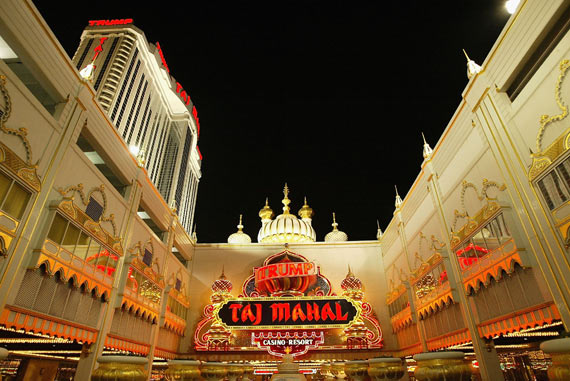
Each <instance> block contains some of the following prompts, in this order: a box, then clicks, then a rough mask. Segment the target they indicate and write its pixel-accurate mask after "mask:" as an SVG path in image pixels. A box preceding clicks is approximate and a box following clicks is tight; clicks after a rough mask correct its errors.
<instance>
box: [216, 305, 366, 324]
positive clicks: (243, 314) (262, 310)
mask: <svg viewBox="0 0 570 381" xmlns="http://www.w3.org/2000/svg"><path fill="white" fill-rule="evenodd" d="M216 313H217V316H218V318H219V320H220V321H221V322H222V324H224V325H225V326H227V327H228V328H232V329H249V330H251V329H265V328H317V327H318V328H338V327H344V326H346V325H348V324H350V323H351V322H352V321H353V320H354V319H355V318H357V317H358V316H359V315H360V311H359V309H358V308H357V307H356V306H355V305H354V304H353V302H352V301H351V300H349V299H346V298H342V297H322V298H310V297H309V298H307V297H304V298H302V297H297V298H286V297H279V298H263V299H250V298H243V299H230V300H227V301H226V302H225V303H223V304H222V305H221V306H220V308H219V309H218V310H217V311H216Z"/></svg>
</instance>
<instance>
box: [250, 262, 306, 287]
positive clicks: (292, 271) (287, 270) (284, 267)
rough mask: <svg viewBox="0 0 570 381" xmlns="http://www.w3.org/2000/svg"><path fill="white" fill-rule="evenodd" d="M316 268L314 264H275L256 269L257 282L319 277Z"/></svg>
mask: <svg viewBox="0 0 570 381" xmlns="http://www.w3.org/2000/svg"><path fill="white" fill-rule="evenodd" d="M316 268H317V266H315V264H314V263H313V262H284V263H275V264H271V265H268V266H263V267H258V268H256V269H254V273H255V282H256V283H258V282H261V281H264V280H270V279H278V278H288V277H292V276H314V275H317V271H316Z"/></svg>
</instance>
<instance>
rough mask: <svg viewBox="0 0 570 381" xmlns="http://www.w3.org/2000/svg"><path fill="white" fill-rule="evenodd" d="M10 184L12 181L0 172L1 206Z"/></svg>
mask: <svg viewBox="0 0 570 381" xmlns="http://www.w3.org/2000/svg"><path fill="white" fill-rule="evenodd" d="M10 184H12V179H10V178H9V177H8V176H6V175H5V174H3V173H2V172H0V205H2V202H3V201H4V197H6V194H7V193H8V189H9V188H10Z"/></svg>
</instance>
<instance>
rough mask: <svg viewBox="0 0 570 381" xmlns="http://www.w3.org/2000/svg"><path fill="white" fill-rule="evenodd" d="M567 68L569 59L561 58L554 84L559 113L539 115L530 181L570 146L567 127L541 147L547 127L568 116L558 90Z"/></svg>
mask: <svg viewBox="0 0 570 381" xmlns="http://www.w3.org/2000/svg"><path fill="white" fill-rule="evenodd" d="M569 68H570V61H569V60H568V59H564V60H562V61H561V62H560V64H559V65H558V69H559V74H558V79H557V80H556V86H555V87H554V99H555V101H556V105H557V106H558V108H559V110H560V113H558V114H556V115H547V114H544V115H541V116H540V120H539V123H540V128H539V129H538V134H537V136H536V152H534V153H533V152H532V151H531V153H530V157H531V158H532V164H531V165H530V169H529V171H528V178H529V180H530V181H533V180H535V179H536V178H537V177H538V176H539V175H540V174H541V173H543V172H544V171H545V170H546V169H547V168H548V167H549V166H550V164H552V163H553V162H554V161H556V159H557V158H558V157H559V156H561V155H562V154H563V153H564V152H566V151H567V150H568V149H569V148H570V129H567V130H566V131H565V132H564V133H563V134H562V135H560V136H559V137H558V138H557V139H556V140H555V141H554V142H553V143H552V144H550V145H549V146H548V147H546V148H543V144H542V140H543V137H544V133H545V132H546V130H547V129H548V127H549V126H550V125H551V124H552V123H554V122H559V121H561V120H564V119H565V118H566V117H567V116H568V106H567V105H566V103H565V101H564V99H563V97H562V94H561V91H560V90H561V87H562V84H563V82H564V79H565V78H566V74H567V72H568V69H569Z"/></svg>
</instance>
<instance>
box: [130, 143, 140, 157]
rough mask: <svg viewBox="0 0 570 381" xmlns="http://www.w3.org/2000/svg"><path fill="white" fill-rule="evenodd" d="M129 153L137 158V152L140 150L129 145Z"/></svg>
mask: <svg viewBox="0 0 570 381" xmlns="http://www.w3.org/2000/svg"><path fill="white" fill-rule="evenodd" d="M129 151H131V153H132V154H133V155H135V156H137V155H138V154H139V152H140V148H139V146H136V145H134V144H131V145H130V146H129Z"/></svg>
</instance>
